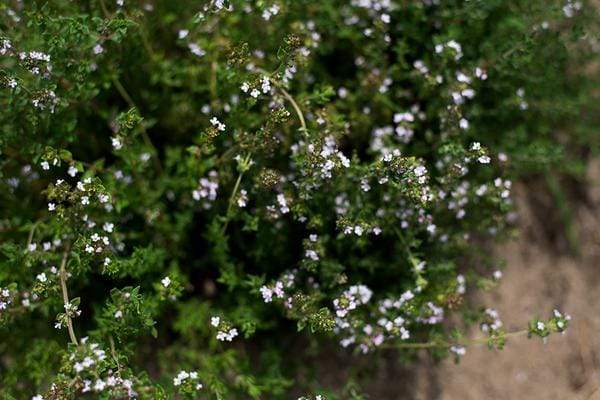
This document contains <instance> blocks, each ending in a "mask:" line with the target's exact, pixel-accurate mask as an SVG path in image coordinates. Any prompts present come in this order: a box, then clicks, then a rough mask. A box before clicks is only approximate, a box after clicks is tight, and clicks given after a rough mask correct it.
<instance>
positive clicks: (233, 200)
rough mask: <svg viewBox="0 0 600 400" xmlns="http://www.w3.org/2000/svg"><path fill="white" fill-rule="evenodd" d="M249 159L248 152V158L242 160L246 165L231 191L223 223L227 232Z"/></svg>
mask: <svg viewBox="0 0 600 400" xmlns="http://www.w3.org/2000/svg"><path fill="white" fill-rule="evenodd" d="M248 161H250V154H248V155H247V156H246V158H244V160H243V161H242V164H243V166H244V167H243V169H242V170H241V171H240V174H239V175H238V177H237V180H236V181H235V185H234V186H233V190H232V191H231V196H230V197H229V204H227V211H226V213H225V223H224V224H223V230H222V232H223V233H225V231H226V230H227V225H228V224H229V216H230V214H231V210H232V208H233V203H234V202H235V196H237V192H238V189H239V188H240V183H241V182H242V177H243V176H244V173H245V171H246V169H245V165H247V164H248Z"/></svg>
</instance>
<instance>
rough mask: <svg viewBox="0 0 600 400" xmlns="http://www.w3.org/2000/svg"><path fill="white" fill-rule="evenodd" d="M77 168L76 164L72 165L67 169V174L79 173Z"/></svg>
mask: <svg viewBox="0 0 600 400" xmlns="http://www.w3.org/2000/svg"><path fill="white" fill-rule="evenodd" d="M77 172H78V171H77V168H75V167H74V166H72V165H71V166H70V167H69V170H68V171H67V174H69V176H72V177H74V176H75V175H77Z"/></svg>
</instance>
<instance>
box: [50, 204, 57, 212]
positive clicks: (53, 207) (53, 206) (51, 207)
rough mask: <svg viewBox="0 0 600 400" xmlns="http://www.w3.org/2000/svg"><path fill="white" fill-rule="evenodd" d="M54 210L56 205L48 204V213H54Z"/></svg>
mask: <svg viewBox="0 0 600 400" xmlns="http://www.w3.org/2000/svg"><path fill="white" fill-rule="evenodd" d="M54 210H56V204H54V203H48V211H54Z"/></svg>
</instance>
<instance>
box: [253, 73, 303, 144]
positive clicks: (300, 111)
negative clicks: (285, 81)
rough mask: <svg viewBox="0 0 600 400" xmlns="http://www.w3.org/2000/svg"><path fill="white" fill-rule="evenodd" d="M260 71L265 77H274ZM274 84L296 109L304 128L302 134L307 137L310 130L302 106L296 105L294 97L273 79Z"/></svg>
mask: <svg viewBox="0 0 600 400" xmlns="http://www.w3.org/2000/svg"><path fill="white" fill-rule="evenodd" d="M258 71H259V72H261V73H263V74H265V75H269V76H272V75H273V74H270V73H268V72H267V71H265V70H263V69H262V68H258ZM273 84H274V85H275V86H276V87H277V89H279V90H280V91H281V94H283V97H285V98H286V100H287V101H289V102H290V104H291V105H292V107H293V108H294V111H295V112H296V115H297V116H298V119H299V120H300V125H301V126H302V129H301V130H302V132H303V133H304V134H305V135H308V129H307V127H306V121H305V120H304V114H302V110H301V109H300V106H298V103H296V100H294V98H293V97H292V95H291V94H289V93H288V91H287V90H285V88H284V87H283V86H282V85H281V84H280V83H279V82H278V81H277V80H275V79H273Z"/></svg>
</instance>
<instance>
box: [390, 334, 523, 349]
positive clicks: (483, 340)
mask: <svg viewBox="0 0 600 400" xmlns="http://www.w3.org/2000/svg"><path fill="white" fill-rule="evenodd" d="M528 332H529V331H528V330H527V329H523V330H520V331H515V332H509V333H505V334H504V336H503V337H504V338H510V337H517V336H523V335H525V334H527V333H528ZM490 339H491V338H490V337H487V336H486V337H480V338H475V339H466V340H457V341H455V342H446V341H432V342H421V343H415V342H413V343H397V344H390V345H387V346H385V347H386V348H394V349H431V348H449V347H452V346H465V347H467V346H473V345H477V344H486V343H488V342H489V341H490ZM492 339H493V338H492Z"/></svg>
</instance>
